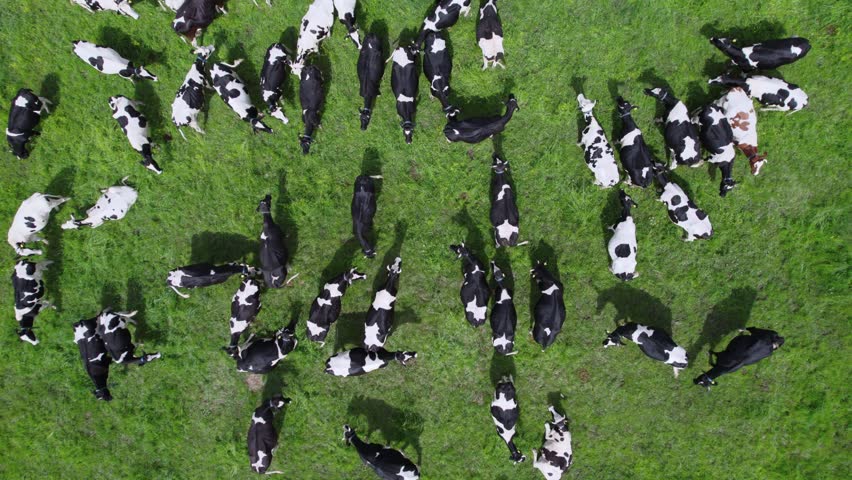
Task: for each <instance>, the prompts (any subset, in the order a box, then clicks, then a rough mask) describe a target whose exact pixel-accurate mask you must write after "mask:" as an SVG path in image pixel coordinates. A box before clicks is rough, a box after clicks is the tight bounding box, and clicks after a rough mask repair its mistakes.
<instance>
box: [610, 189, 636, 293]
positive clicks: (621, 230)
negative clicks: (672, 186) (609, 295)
mask: <svg viewBox="0 0 852 480" xmlns="http://www.w3.org/2000/svg"><path fill="white" fill-rule="evenodd" d="M618 199H619V200H620V201H621V220H619V221H618V223H616V224H615V225H613V226H611V227H609V228H610V230H612V238H610V239H609V243H608V244H607V251H609V258H610V260H612V264H611V265H610V267H609V271H610V272H612V273H613V275H615V276H616V278H618V279H619V280H623V281H625V282H626V281H628V280H633V279H634V278H636V277H638V276H639V273H637V272H636V252H637V251H638V250H637V243H636V223H634V222H633V215H631V213H630V208H631V207H636V206H638V205H636V202H634V201H633V199H632V198H630V196H629V195H627V194H626V193H625V192H624V190H621V191H620V192H618Z"/></svg>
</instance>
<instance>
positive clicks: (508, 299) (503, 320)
mask: <svg viewBox="0 0 852 480" xmlns="http://www.w3.org/2000/svg"><path fill="white" fill-rule="evenodd" d="M491 276H492V277H493V278H494V281H495V282H497V290H496V291H495V292H494V305H492V306H491V343H492V344H493V345H494V350H495V351H496V352H497V353H499V354H500V355H514V354H516V353H518V352H516V351H514V349H515V328H516V327H517V326H518V312H516V311H515V302H514V300H512V290H511V289H510V288H509V287H508V286H507V285H506V283H505V281H506V277H505V275H503V271H502V270H500V267H498V266H497V264H496V263H494V262H493V261H492V262H491Z"/></svg>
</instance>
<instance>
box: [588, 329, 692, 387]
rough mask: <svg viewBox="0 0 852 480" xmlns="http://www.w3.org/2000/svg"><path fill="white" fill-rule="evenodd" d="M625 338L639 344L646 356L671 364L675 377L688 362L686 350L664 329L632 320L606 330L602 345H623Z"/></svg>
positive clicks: (605, 346)
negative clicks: (613, 328) (612, 329)
mask: <svg viewBox="0 0 852 480" xmlns="http://www.w3.org/2000/svg"><path fill="white" fill-rule="evenodd" d="M625 338H626V339H628V340H630V341H632V342H633V343H635V344H636V345H639V349H640V350H642V353H644V354H645V355H647V356H648V357H650V358H653V359H654V360H659V361H661V362H663V363H665V364H666V365H671V367H672V368H673V369H674V376H675V378H677V376H678V374H679V373H680V371H681V370H683V369H684V368H686V366H687V364H688V363H689V356H688V355H687V353H686V350H685V349H684V348H683V347H680V346H678V345H677V344H676V343H675V342H674V340H672V337H671V336H669V334H668V333H666V332H665V331H664V330H661V329H658V328H654V327H648V326H645V325H639V324H637V323H633V322H629V323H625V324H624V325H620V326H619V327H618V328H616V329H615V330H614V331H613V332H612V333H610V332H607V334H606V338H605V339H604V341H603V346H604V348H607V347H613V346H619V347H620V346H623V345H624V342H623V341H622V340H624V339H625Z"/></svg>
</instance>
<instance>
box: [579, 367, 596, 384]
mask: <svg viewBox="0 0 852 480" xmlns="http://www.w3.org/2000/svg"><path fill="white" fill-rule="evenodd" d="M577 376H578V377H580V381H581V382H583V383H588V381H589V380H590V379H591V378H592V375H591V374H590V373H589V371H588V370H586V369H585V368H581V369H579V370H577Z"/></svg>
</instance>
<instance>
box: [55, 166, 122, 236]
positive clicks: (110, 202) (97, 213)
mask: <svg viewBox="0 0 852 480" xmlns="http://www.w3.org/2000/svg"><path fill="white" fill-rule="evenodd" d="M127 178H128V177H124V178H122V179H121V183H122V184H121V185H116V186H112V187H109V188H105V189H103V190H101V193H102V194H103V195H101V197H100V198H98V201H97V202H96V203H95V205H94V206H93V207H92V208H90V209H88V210H86V218H84V219H83V220H77V219H75V218H74V215H71V220H68V221H67V222H65V223H63V224H62V228H63V229H64V230H68V229H77V228H80V227H83V226H87V227H92V228H97V227H100V226H101V225H103V224H104V222H107V221H110V220H121V219H122V218H124V216H125V215H127V211H128V210H130V207H132V206H133V204H134V203H136V198H137V196H138V194H137V193H136V190H135V189H134V188H133V187H128V186H127V184H126V183H125V182H126V181H127Z"/></svg>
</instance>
